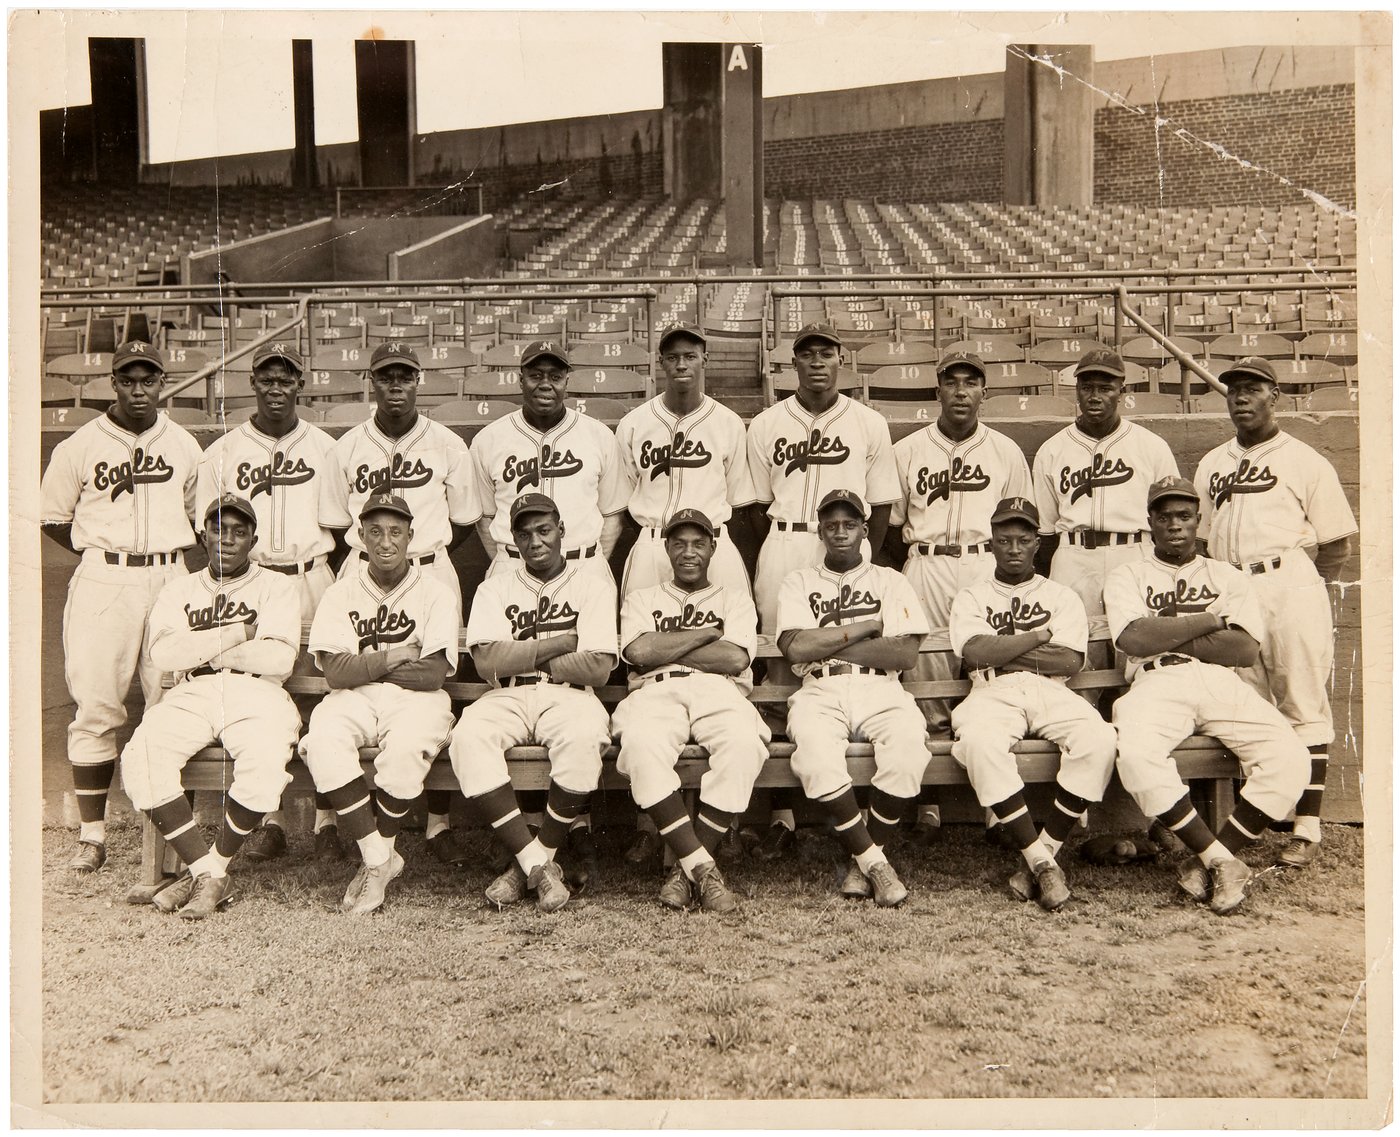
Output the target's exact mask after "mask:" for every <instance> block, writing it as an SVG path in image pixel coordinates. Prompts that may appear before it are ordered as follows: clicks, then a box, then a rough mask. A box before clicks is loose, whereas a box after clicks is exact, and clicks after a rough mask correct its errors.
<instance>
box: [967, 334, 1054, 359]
mask: <svg viewBox="0 0 1400 1137" xmlns="http://www.w3.org/2000/svg"><path fill="white" fill-rule="evenodd" d="M1028 338H1029V337H1028ZM942 350H943V351H945V352H947V351H970V352H972V353H973V354H974V355H978V356H980V357H981V359H982V362H983V363H1024V362H1026V347H1025V345H1024V344H1022V343H1019V342H1017V340H1016V339H1015V338H1014V337H1012V338H1009V339H1003V338H1001V337H999V336H997V337H986V338H982V337H978V338H977V339H963V340H954V341H953V342H952V343H950V344H947V345H946V346H944V348H943V349H942ZM1076 358H1077V357H1076Z"/></svg>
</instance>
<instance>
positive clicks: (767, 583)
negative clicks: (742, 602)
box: [753, 523, 870, 636]
mask: <svg viewBox="0 0 1400 1137" xmlns="http://www.w3.org/2000/svg"><path fill="white" fill-rule="evenodd" d="M860 554H861V556H862V557H864V558H865V560H866V561H867V562H869V560H870V542H869V541H862V542H861V544H860ZM825 559H826V546H825V545H823V544H822V539H821V537H820V536H819V535H818V534H816V533H815V532H813V533H797V532H794V531H793V530H791V529H779V528H778V526H777V524H776V523H774V525H773V527H772V528H771V529H770V530H769V531H768V536H767V538H765V540H764V542H763V548H762V549H760V550H759V552H758V572H757V573H756V574H755V576H754V578H753V600H754V607H756V608H757V609H758V627H759V630H760V631H761V632H763V634H764V635H767V636H772V635H776V634H777V631H778V590H779V589H781V588H782V586H783V579H784V578H785V577H786V576H787V575H788V573H790V572H793V571H795V570H797V569H800V568H820V567H821V565H822V562H823V561H824V560H825Z"/></svg>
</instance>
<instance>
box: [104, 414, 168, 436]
mask: <svg viewBox="0 0 1400 1137" xmlns="http://www.w3.org/2000/svg"><path fill="white" fill-rule="evenodd" d="M93 421H94V422H95V423H97V426H98V429H99V430H103V431H106V432H107V433H108V434H110V435H111V436H112V437H113V438H119V439H121V440H122V441H123V442H125V441H126V440H127V439H137V440H138V441H139V440H142V439H152V440H153V439H155V438H156V437H158V436H159V434H160V432H161V431H163V430H164V429H165V427H166V426H167V425H169V423H170V418H169V416H167V415H166V413H165V412H164V411H157V412H156V421H155V422H153V423H151V425H150V426H149V427H147V428H146V429H145V430H143V431H142V432H141V433H139V434H138V433H136V431H134V430H127V429H126V427H124V426H122V425H121V423H119V422H117V420H116V419H114V418H113V417H112V416H111V415H110V414H104V415H102V416H101V417H99V418H96V419H94V420H93Z"/></svg>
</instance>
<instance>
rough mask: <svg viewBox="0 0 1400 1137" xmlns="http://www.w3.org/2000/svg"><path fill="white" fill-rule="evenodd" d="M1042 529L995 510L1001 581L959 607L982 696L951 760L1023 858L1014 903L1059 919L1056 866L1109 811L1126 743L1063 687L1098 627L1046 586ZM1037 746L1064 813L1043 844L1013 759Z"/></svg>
mask: <svg viewBox="0 0 1400 1137" xmlns="http://www.w3.org/2000/svg"><path fill="white" fill-rule="evenodd" d="M1039 526H1040V514H1039V512H1038V511H1037V510H1036V507H1035V506H1034V505H1032V504H1031V503H1030V502H1029V501H1028V500H1027V499H1026V498H1024V497H1010V498H1005V499H1003V500H1002V501H1001V502H1000V503H999V504H998V505H997V507H996V509H995V510H994V511H993V512H992V515H991V527H992V557H993V559H994V560H995V562H996V569H995V571H994V572H993V575H992V578H991V579H990V580H985V581H981V582H979V583H977V584H973V585H971V586H969V587H967V588H964V589H962V590H961V591H960V592H958V594H957V595H956V596H955V597H954V598H953V606H952V612H951V615H950V616H949V622H948V637H949V639H950V640H951V641H952V645H953V651H954V652H956V653H957V654H958V655H959V656H961V657H962V661H963V666H964V668H965V669H966V670H967V671H968V672H969V674H970V677H971V679H972V691H971V692H970V693H969V694H968V696H967V697H966V698H965V699H963V701H962V702H961V703H959V704H958V705H957V706H956V707H954V708H953V714H952V725H953V734H954V737H955V741H954V743H953V757H954V758H955V759H956V760H957V762H958V764H959V765H960V766H962V767H963V769H965V770H966V771H967V776H968V779H969V780H970V781H971V782H972V788H973V790H974V791H976V793H977V800H978V802H979V803H980V804H981V805H982V806H983V807H984V808H989V809H991V811H992V812H993V813H994V814H995V815H996V818H997V821H998V823H999V824H1000V825H1001V826H1002V827H1003V829H1004V830H1005V831H1006V833H1007V834H1008V835H1009V836H1010V837H1011V839H1012V843H1013V844H1014V845H1015V846H1016V848H1018V849H1020V850H1021V856H1022V857H1024V858H1025V862H1026V867H1025V868H1023V869H1021V870H1020V871H1018V872H1017V873H1015V874H1014V875H1013V876H1012V878H1011V889H1012V891H1013V892H1014V893H1015V894H1016V895H1017V896H1019V897H1020V898H1021V899H1022V900H1029V899H1031V897H1033V896H1034V897H1035V898H1036V900H1037V901H1039V903H1040V906H1041V907H1042V908H1044V909H1045V910H1046V911H1048V912H1053V911H1054V910H1055V909H1057V908H1059V907H1060V906H1061V905H1062V904H1064V902H1065V901H1066V900H1068V899H1069V886H1068V885H1067V884H1066V883H1065V874H1064V872H1063V870H1061V868H1060V866H1059V865H1058V864H1057V863H1056V857H1057V856H1058V855H1059V852H1060V849H1061V847H1062V846H1063V845H1064V843H1065V841H1066V840H1067V839H1068V838H1069V835H1070V832H1071V831H1072V830H1073V828H1074V826H1075V825H1076V824H1078V822H1079V819H1080V818H1081V817H1083V816H1084V811H1085V810H1087V809H1088V808H1089V803H1090V802H1095V801H1102V800H1103V793H1104V790H1105V789H1106V788H1107V787H1108V780H1109V778H1110V777H1112V776H1113V759H1114V755H1115V752H1116V743H1117V739H1116V736H1115V735H1114V732H1113V727H1111V726H1109V725H1108V723H1106V722H1105V721H1104V720H1103V716H1102V715H1100V714H1099V712H1098V711H1097V710H1096V709H1095V708H1094V707H1093V705H1092V704H1090V703H1089V702H1087V701H1086V700H1084V699H1081V698H1080V697H1079V696H1078V695H1076V694H1075V693H1074V692H1073V691H1071V690H1069V689H1068V687H1066V686H1065V680H1066V679H1067V678H1068V677H1069V676H1071V675H1074V674H1075V673H1077V672H1078V671H1079V670H1080V669H1081V668H1083V666H1084V656H1085V653H1086V651H1087V649H1088V640H1089V618H1088V616H1087V615H1085V612H1084V602H1083V601H1082V600H1080V599H1079V597H1078V595H1077V594H1076V593H1075V592H1074V591H1073V590H1072V589H1070V588H1067V587H1065V586H1064V585H1062V584H1056V583H1055V582H1054V581H1052V580H1046V579H1045V577H1043V576H1039V575H1037V573H1036V571H1035V553H1036V549H1037V547H1038V546H1039V544H1040V538H1039V536H1038V535H1037V530H1038V528H1039ZM1028 735H1034V736H1038V737H1040V738H1048V739H1050V741H1051V742H1054V743H1055V744H1056V745H1057V746H1059V748H1060V771H1059V774H1058V775H1057V776H1056V778H1055V803H1054V806H1053V807H1052V808H1051V811H1050V818H1049V820H1048V821H1047V822H1046V823H1045V827H1044V828H1043V829H1041V830H1040V832H1039V833H1037V832H1036V828H1035V822H1034V821H1033V820H1032V818H1031V813H1030V810H1029V809H1028V808H1027V806H1026V799H1025V794H1024V793H1023V791H1024V790H1025V783H1024V782H1023V781H1022V780H1021V774H1020V771H1019V770H1018V769H1017V766H1016V756H1015V754H1013V753H1012V751H1011V747H1012V745H1013V744H1014V743H1015V742H1016V741H1017V740H1018V739H1021V738H1025V737H1027V736H1028ZM1027 870H1029V871H1027Z"/></svg>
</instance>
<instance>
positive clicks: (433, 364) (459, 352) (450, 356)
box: [416, 343, 478, 372]
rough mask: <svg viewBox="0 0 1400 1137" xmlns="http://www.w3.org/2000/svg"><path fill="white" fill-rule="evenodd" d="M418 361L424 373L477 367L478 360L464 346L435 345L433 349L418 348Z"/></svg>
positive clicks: (450, 344)
mask: <svg viewBox="0 0 1400 1137" xmlns="http://www.w3.org/2000/svg"><path fill="white" fill-rule="evenodd" d="M416 350H417V353H418V361H419V363H421V364H422V367H423V370H424V372H429V371H457V370H463V371H464V370H466V369H467V368H468V367H475V366H476V365H477V362H478V359H477V357H476V356H475V355H473V354H472V353H471V352H470V351H468V350H467V348H466V347H465V346H464V345H463V344H459V343H434V344H433V345H432V346H431V347H420V348H417V349H416Z"/></svg>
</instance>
